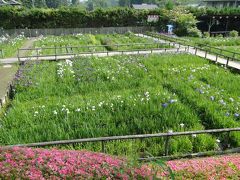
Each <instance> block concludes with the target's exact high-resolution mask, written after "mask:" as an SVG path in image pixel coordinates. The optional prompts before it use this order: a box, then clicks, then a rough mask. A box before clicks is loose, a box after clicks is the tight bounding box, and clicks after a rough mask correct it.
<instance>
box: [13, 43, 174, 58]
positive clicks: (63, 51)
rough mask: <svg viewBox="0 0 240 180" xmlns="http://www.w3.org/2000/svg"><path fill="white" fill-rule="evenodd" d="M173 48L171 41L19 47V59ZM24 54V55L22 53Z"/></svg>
mask: <svg viewBox="0 0 240 180" xmlns="http://www.w3.org/2000/svg"><path fill="white" fill-rule="evenodd" d="M170 48H172V46H171V43H157V42H156V43H133V44H111V45H88V46H60V47H57V46H55V47H43V48H25V49H18V60H19V61H21V59H26V58H37V59H38V58H40V57H51V56H52V57H55V59H56V60H57V57H59V56H67V55H70V56H77V55H80V54H93V53H106V52H107V53H108V52H109V53H110V52H132V51H153V50H164V49H166V50H165V51H167V49H170ZM21 54H24V55H21Z"/></svg>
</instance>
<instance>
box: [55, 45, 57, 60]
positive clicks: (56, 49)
mask: <svg viewBox="0 0 240 180" xmlns="http://www.w3.org/2000/svg"><path fill="white" fill-rule="evenodd" d="M55 61H57V47H56V46H55Z"/></svg>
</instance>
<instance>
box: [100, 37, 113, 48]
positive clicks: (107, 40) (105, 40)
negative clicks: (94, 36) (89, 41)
mask: <svg viewBox="0 0 240 180" xmlns="http://www.w3.org/2000/svg"><path fill="white" fill-rule="evenodd" d="M100 41H101V44H102V45H104V46H106V47H105V48H106V49H107V50H108V51H113V50H115V49H116V48H115V47H114V45H113V41H112V40H111V39H110V38H101V39H100Z"/></svg>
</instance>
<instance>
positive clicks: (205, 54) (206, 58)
mask: <svg viewBox="0 0 240 180" xmlns="http://www.w3.org/2000/svg"><path fill="white" fill-rule="evenodd" d="M205 59H207V51H205Z"/></svg>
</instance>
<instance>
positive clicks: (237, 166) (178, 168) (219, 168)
mask: <svg viewBox="0 0 240 180" xmlns="http://www.w3.org/2000/svg"><path fill="white" fill-rule="evenodd" d="M167 164H168V166H169V167H170V168H171V169H172V170H173V172H174V174H175V177H176V179H182V178H184V179H188V178H189V179H192V178H194V179H239V178H240V154H235V155H227V156H218V157H208V158H198V159H192V160H174V161H169V162H168V163H167Z"/></svg>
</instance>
